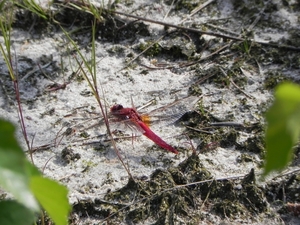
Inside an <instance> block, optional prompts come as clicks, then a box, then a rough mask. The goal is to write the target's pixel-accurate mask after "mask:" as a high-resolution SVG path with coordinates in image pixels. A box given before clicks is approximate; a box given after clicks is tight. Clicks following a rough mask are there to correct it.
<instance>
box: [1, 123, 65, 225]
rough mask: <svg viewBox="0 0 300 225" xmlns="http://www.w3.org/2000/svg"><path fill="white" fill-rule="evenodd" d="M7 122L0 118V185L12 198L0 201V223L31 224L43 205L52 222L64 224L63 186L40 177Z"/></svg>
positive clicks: (12, 128)
mask: <svg viewBox="0 0 300 225" xmlns="http://www.w3.org/2000/svg"><path fill="white" fill-rule="evenodd" d="M14 130H15V129H14V127H13V125H12V124H11V123H9V122H7V121H4V120H1V119H0V187H1V188H3V189H4V190H5V191H7V192H10V193H11V194H12V195H13V196H14V198H15V200H10V201H0V224H17V225H23V224H32V221H35V220H36V217H35V214H36V213H37V212H39V211H40V206H39V204H40V205H41V206H42V207H44V208H45V209H46V210H47V212H48V213H49V215H50V216H51V218H52V219H53V221H54V222H55V224H57V225H64V224H67V216H68V213H69V211H70V205H69V203H68V198H67V189H66V188H65V187H64V186H62V185H60V184H58V183H57V182H55V181H52V180H50V179H48V178H44V177H43V176H42V174H41V173H40V172H39V171H38V169H37V168H36V167H35V166H33V165H32V164H31V163H30V162H29V161H28V160H27V158H26V156H25V154H24V152H23V151H22V149H21V147H20V146H19V144H18V143H17V141H16V139H15V137H14Z"/></svg>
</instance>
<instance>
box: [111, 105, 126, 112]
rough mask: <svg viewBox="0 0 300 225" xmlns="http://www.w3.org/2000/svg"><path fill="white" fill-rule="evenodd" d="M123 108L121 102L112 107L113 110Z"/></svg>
mask: <svg viewBox="0 0 300 225" xmlns="http://www.w3.org/2000/svg"><path fill="white" fill-rule="evenodd" d="M121 109H123V106H122V105H120V104H117V105H114V106H113V107H111V108H110V111H111V112H114V111H117V110H121Z"/></svg>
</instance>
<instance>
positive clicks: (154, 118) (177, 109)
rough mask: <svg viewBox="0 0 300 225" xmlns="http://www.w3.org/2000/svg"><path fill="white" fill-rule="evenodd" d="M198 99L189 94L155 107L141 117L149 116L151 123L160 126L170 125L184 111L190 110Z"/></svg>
mask: <svg viewBox="0 0 300 225" xmlns="http://www.w3.org/2000/svg"><path fill="white" fill-rule="evenodd" d="M198 100H199V97H196V96H189V97H187V98H183V99H180V100H177V101H174V102H173V103H170V104H168V105H167V106H163V107H160V108H157V109H155V110H153V111H151V112H150V113H149V114H148V115H147V116H143V117H148V118H151V124H155V125H156V124H158V126H160V127H161V126H165V125H170V124H172V123H175V122H176V121H177V120H179V119H180V118H181V117H182V116H183V115H184V114H185V113H187V112H189V111H192V110H193V109H194V106H195V104H196V103H197V101H198Z"/></svg>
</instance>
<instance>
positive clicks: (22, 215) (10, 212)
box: [0, 200, 36, 225]
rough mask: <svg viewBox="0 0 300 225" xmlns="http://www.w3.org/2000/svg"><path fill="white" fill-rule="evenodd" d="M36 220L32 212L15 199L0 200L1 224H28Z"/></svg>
mask: <svg viewBox="0 0 300 225" xmlns="http://www.w3.org/2000/svg"><path fill="white" fill-rule="evenodd" d="M35 220H36V218H35V216H34V213H33V212H32V211H31V210H29V209H28V208H26V207H25V206H24V205H22V204H20V203H18V202H16V201H12V200H9V201H1V202H0V224H1V225H12V224H14V225H30V224H33V223H34V221H35Z"/></svg>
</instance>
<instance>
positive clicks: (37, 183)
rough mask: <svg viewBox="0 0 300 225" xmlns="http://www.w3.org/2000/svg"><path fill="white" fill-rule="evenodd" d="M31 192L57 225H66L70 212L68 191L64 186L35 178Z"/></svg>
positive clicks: (32, 181)
mask: <svg viewBox="0 0 300 225" xmlns="http://www.w3.org/2000/svg"><path fill="white" fill-rule="evenodd" d="M30 186H31V190H32V192H33V193H34V195H35V197H36V198H37V199H38V201H39V202H40V204H41V205H42V207H43V208H44V209H45V210H46V211H47V213H48V214H49V216H50V217H51V219H52V220H53V221H54V223H55V224H56V225H66V224H67V223H68V220H67V218H68V215H69V212H70V209H71V207H70V204H69V202H68V190H67V188H66V187H64V186H63V185H60V184H59V183H57V182H55V181H53V180H50V179H48V178H44V177H41V176H33V177H32V178H31V182H30Z"/></svg>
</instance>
